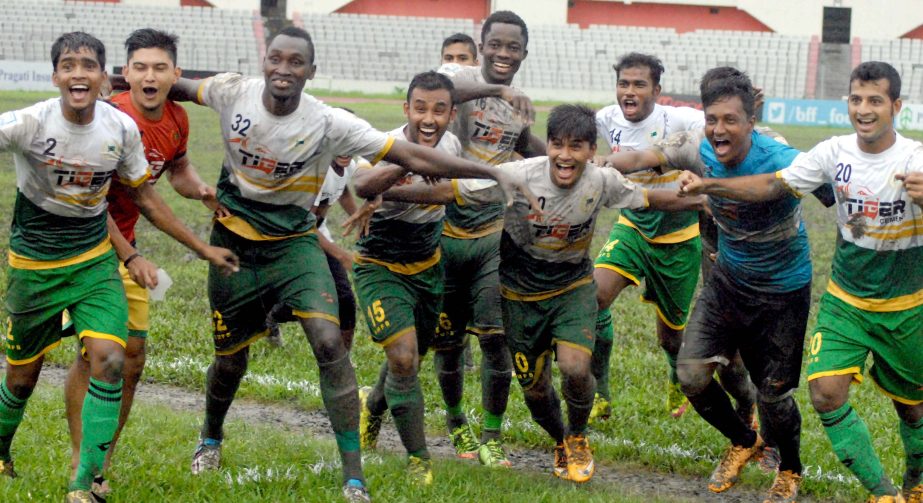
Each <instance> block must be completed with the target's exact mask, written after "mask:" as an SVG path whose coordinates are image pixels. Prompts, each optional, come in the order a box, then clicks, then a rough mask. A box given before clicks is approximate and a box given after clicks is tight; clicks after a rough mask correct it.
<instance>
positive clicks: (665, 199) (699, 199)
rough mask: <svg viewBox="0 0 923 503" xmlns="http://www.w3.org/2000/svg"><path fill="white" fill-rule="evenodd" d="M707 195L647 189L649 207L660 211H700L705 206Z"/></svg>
mask: <svg viewBox="0 0 923 503" xmlns="http://www.w3.org/2000/svg"><path fill="white" fill-rule="evenodd" d="M705 202H706V201H705V196H688V195H686V196H681V195H679V194H677V193H676V192H675V191H672V190H663V189H653V190H649V191H647V203H648V207H649V208H651V209H653V210H659V211H700V210H703V209H704V208H705Z"/></svg>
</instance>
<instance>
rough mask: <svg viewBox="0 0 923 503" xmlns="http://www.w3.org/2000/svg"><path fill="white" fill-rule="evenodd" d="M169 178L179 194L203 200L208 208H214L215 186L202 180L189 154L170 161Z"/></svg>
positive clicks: (168, 167) (167, 168) (187, 197)
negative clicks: (190, 160)
mask: <svg viewBox="0 0 923 503" xmlns="http://www.w3.org/2000/svg"><path fill="white" fill-rule="evenodd" d="M165 169H166V170H167V180H169V181H170V185H171V186H172V187H173V190H175V191H176V193H177V194H179V195H181V196H183V197H185V198H186V199H194V200H196V201H202V202H203V204H205V206H206V207H207V208H210V209H211V208H212V207H213V203H217V200H215V188H214V187H212V186H210V185H208V184H207V183H205V182H203V181H202V178H201V177H199V173H198V172H197V171H196V169H195V168H194V167H193V166H192V164H191V163H190V162H189V158H188V157H187V156H185V155H184V156H183V157H180V158H179V159H176V160H174V161H171V162H170V165H169V166H167V167H166V168H165Z"/></svg>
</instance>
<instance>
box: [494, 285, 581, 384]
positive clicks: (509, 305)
mask: <svg viewBox="0 0 923 503" xmlns="http://www.w3.org/2000/svg"><path fill="white" fill-rule="evenodd" d="M501 307H502V311H503V326H504V327H505V329H506V339H507V342H508V343H509V346H510V354H512V355H513V370H514V371H515V372H516V378H517V379H518V380H519V384H520V385H522V387H523V388H525V389H529V388H530V387H531V386H532V385H533V384H534V383H535V382H537V381H538V380H540V379H541V373H542V369H543V368H545V359H546V358H547V357H548V356H549V355H550V354H551V352H552V351H553V350H554V346H555V345H556V344H564V345H567V346H572V347H575V348H578V349H581V350H584V351H586V352H587V354H591V353H592V352H593V346H594V345H595V344H596V283H593V282H588V283H585V284H582V285H580V286H577V287H576V288H574V289H572V290H568V291H566V292H564V293H562V294H560V295H556V296H554V297H550V298H547V299H542V300H513V299H509V298H506V297H503V300H502V302H501Z"/></svg>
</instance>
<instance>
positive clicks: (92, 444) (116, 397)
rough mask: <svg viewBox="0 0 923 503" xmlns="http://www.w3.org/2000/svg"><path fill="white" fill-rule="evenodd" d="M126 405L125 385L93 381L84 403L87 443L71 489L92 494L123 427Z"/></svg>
mask: <svg viewBox="0 0 923 503" xmlns="http://www.w3.org/2000/svg"><path fill="white" fill-rule="evenodd" d="M121 402H122V381H121V379H120V380H119V382H117V383H115V384H109V383H106V382H103V381H98V380H96V379H94V378H92V377H91V378H90V384H89V387H88V389H87V396H86V398H84V400H83V413H82V414H81V419H82V420H83V440H82V441H81V442H80V464H79V465H78V466H77V477H76V478H75V479H74V481H73V482H71V485H70V489H71V490H76V489H84V490H89V489H90V485H91V484H92V483H93V477H95V476H96V475H99V474H100V473H102V469H103V462H104V461H105V460H106V452H108V451H109V444H110V443H111V442H112V437H113V436H114V435H115V429H116V427H117V426H118V424H119V407H120V406H121Z"/></svg>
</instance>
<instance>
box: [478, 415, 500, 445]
mask: <svg viewBox="0 0 923 503" xmlns="http://www.w3.org/2000/svg"><path fill="white" fill-rule="evenodd" d="M502 428H503V415H502V414H501V415H497V414H491V413H490V412H487V411H484V428H483V429H481V442H486V441H488V440H492V439H494V438H500V430H501V429H502Z"/></svg>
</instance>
